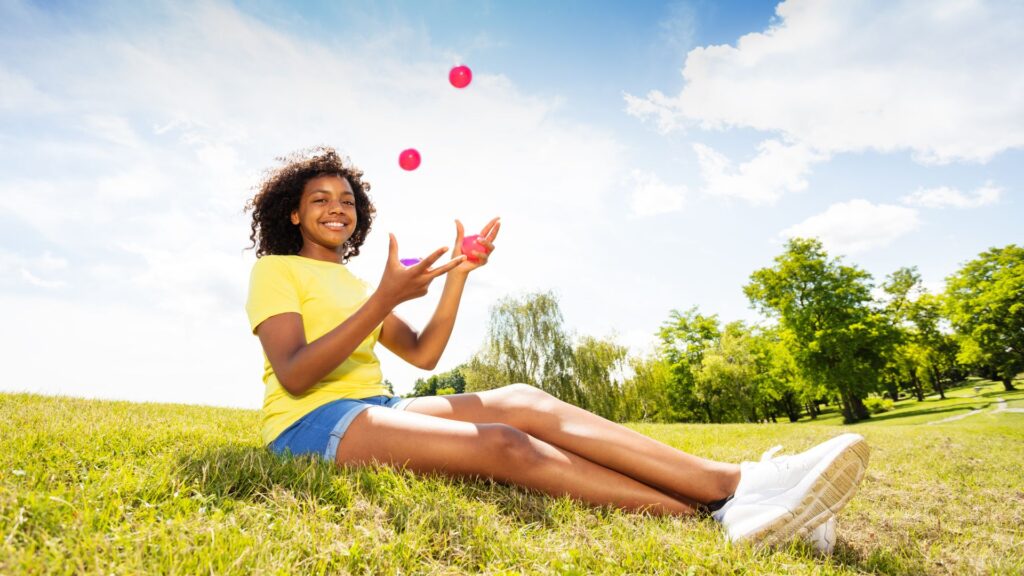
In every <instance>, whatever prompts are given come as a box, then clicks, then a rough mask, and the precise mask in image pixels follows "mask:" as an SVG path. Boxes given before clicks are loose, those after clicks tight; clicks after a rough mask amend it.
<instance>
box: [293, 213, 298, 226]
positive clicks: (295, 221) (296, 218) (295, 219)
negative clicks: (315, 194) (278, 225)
mask: <svg viewBox="0 0 1024 576" xmlns="http://www.w3.org/2000/svg"><path fill="white" fill-rule="evenodd" d="M292 224H294V225H296V226H298V225H299V211H298V210H292Z"/></svg>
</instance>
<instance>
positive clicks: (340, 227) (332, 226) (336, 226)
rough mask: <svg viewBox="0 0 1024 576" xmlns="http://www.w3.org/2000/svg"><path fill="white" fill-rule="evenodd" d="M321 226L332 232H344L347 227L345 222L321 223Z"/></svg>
mask: <svg viewBox="0 0 1024 576" xmlns="http://www.w3.org/2000/svg"><path fill="white" fill-rule="evenodd" d="M321 224H323V225H324V226H326V227H327V228H329V229H331V230H344V229H345V226H346V224H344V223H343V222H321Z"/></svg>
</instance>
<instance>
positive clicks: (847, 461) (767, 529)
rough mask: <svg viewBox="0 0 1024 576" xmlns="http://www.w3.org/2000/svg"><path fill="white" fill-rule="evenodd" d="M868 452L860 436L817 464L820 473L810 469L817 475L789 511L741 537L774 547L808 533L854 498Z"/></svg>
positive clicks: (758, 544)
mask: <svg viewBox="0 0 1024 576" xmlns="http://www.w3.org/2000/svg"><path fill="white" fill-rule="evenodd" d="M870 452H871V450H870V449H869V448H868V443H867V442H866V441H865V440H864V438H863V437H860V438H857V439H856V440H854V441H853V442H851V443H850V444H849V445H847V446H846V447H845V448H843V450H842V451H840V452H839V453H838V454H836V456H835V457H834V458H832V460H831V461H830V462H828V463H827V464H826V463H822V464H819V466H823V468H822V469H821V471H820V472H812V474H817V477H816V478H815V479H814V482H813V483H812V484H811V486H810V488H808V489H807V493H806V494H805V495H804V497H803V498H802V499H801V500H800V504H798V505H797V506H796V507H795V508H794V509H793V511H792V512H790V513H787V514H783V515H781V516H779V517H778V518H775V519H774V520H772V521H771V522H768V523H766V524H765V525H763V526H761V527H759V528H758V529H757V530H756V531H754V532H751V533H749V534H747V535H746V536H745V537H744V538H743V540H746V541H747V542H750V543H751V544H753V545H755V546H758V547H762V546H776V545H778V544H784V543H786V542H788V541H790V540H792V539H794V538H799V537H804V536H807V535H808V534H810V533H811V531H813V530H814V529H815V528H817V527H818V526H820V525H821V524H823V523H824V522H825V521H826V520H828V518H829V516H833V515H835V514H836V513H837V512H839V511H840V510H842V508H843V506H846V503H847V502H849V501H850V499H851V498H853V495H854V494H855V493H856V492H857V487H858V485H859V484H860V481H861V480H862V479H863V478H864V472H865V471H866V470H867V467H868V458H869V456H870Z"/></svg>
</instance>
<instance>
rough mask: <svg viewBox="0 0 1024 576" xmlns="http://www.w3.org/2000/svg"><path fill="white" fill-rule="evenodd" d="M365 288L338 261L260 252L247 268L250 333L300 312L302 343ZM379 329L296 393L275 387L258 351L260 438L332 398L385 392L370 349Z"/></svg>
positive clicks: (352, 307)
mask: <svg viewBox="0 0 1024 576" xmlns="http://www.w3.org/2000/svg"><path fill="white" fill-rule="evenodd" d="M370 292H371V289H370V286H369V285H368V284H366V283H365V282H363V281H362V280H360V279H358V278H356V277H355V276H353V275H352V273H351V272H349V271H348V269H347V268H345V266H343V265H341V264H337V263H332V262H324V261H322V260H314V259H312V258H306V257H304V256H264V257H262V258H260V259H259V260H257V261H256V264H254V265H253V267H252V275H251V276H250V278H249V300H248V301H247V302H246V304H245V311H246V313H248V315H249V325H250V327H251V328H252V331H253V333H254V334H255V333H256V327H257V326H259V325H260V323H261V322H263V321H264V320H266V319H267V318H270V317H271V316H274V315H276V314H282V313H285V312H297V313H299V314H301V315H302V325H303V328H304V330H305V333H306V342H312V341H314V340H316V339H317V338H319V337H321V336H323V335H324V334H326V333H327V332H330V331H331V330H333V329H334V328H335V327H336V326H338V325H339V324H341V323H342V322H344V321H345V320H346V319H347V318H348V317H349V316H351V315H352V314H353V313H354V312H355V311H356V310H358V309H359V307H360V306H362V305H363V303H364V302H366V300H367V299H368V298H369V297H370ZM380 328H381V327H380V326H377V327H376V328H375V329H374V330H373V332H372V333H370V335H369V336H367V337H366V339H365V340H363V341H362V342H361V343H360V344H359V346H358V347H357V348H356V349H355V351H354V352H352V354H351V355H350V356H349V357H348V358H339V359H338V362H339V363H338V366H337V368H335V369H334V370H332V371H331V373H330V374H328V375H327V376H325V377H324V379H323V380H321V381H320V382H317V383H316V384H315V385H314V386H313V387H312V388H310V389H309V390H307V391H306V392H305V393H303V394H302V395H300V396H294V395H292V394H291V393H290V392H288V391H287V390H285V389H284V387H283V386H281V383H280V382H279V381H278V380H277V376H276V375H275V374H274V369H273V367H272V366H271V365H270V360H268V359H267V355H266V353H264V354H263V383H264V384H265V392H264V397H263V425H262V430H261V433H262V436H263V443H264V444H270V443H271V442H273V441H274V439H275V438H277V437H278V435H280V434H281V432H284V430H285V429H286V428H288V426H291V425H292V424H293V423H294V422H295V421H296V420H298V419H299V418H302V417H303V416H305V415H306V414H308V413H309V412H311V411H312V410H313V409H315V408H318V407H320V406H322V405H324V404H326V403H328V402H331V401H333V400H338V399H339V398H367V397H369V396H378V395H385V396H391V394H390V393H389V392H388V390H387V388H385V387H384V384H383V377H382V374H381V370H380V362H379V361H378V360H377V355H376V354H374V352H373V346H374V344H376V343H377V339H378V338H379V337H380Z"/></svg>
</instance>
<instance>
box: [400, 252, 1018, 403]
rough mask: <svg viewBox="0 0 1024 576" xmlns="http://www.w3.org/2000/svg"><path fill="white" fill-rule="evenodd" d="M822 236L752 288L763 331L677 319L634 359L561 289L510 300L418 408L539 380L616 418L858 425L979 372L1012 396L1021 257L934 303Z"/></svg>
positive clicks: (988, 262) (700, 318)
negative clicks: (577, 311)
mask: <svg viewBox="0 0 1024 576" xmlns="http://www.w3.org/2000/svg"><path fill="white" fill-rule="evenodd" d="M877 288H878V290H876V285H875V283H874V279H873V278H872V277H871V275H870V274H868V273H867V272H866V271H864V270H862V269H860V268H858V267H857V266H855V265H851V264H847V263H845V262H844V261H843V259H842V258H833V257H830V256H829V255H828V254H827V252H826V251H825V249H824V247H823V246H822V244H821V242H820V241H818V240H816V239H801V238H795V239H792V240H790V241H789V242H788V243H787V244H786V246H785V250H784V251H783V253H782V254H780V255H779V256H777V257H776V258H775V260H774V263H773V265H772V266H769V267H765V268H761V269H759V270H756V271H754V272H753V273H752V274H751V276H750V279H749V282H748V283H747V284H746V285H745V286H743V291H744V294H745V295H746V296H747V298H748V299H749V301H750V303H751V306H753V307H754V308H755V309H757V310H758V311H760V312H761V314H762V315H763V316H764V317H765V318H766V321H765V322H763V323H760V324H757V325H748V324H746V323H744V322H742V321H732V322H727V323H723V322H722V321H721V320H719V318H718V316H717V315H713V314H712V315H706V314H702V313H701V312H700V311H699V309H698V308H696V307H691V308H688V309H686V310H682V311H680V310H672V311H671V312H670V313H669V316H668V318H667V319H666V320H665V321H664V322H663V323H662V325H661V326H660V328H659V330H658V334H657V335H658V342H659V346H658V349H657V351H656V352H653V353H650V354H648V355H646V356H634V355H631V354H630V353H629V350H628V349H627V348H626V347H625V346H622V345H620V344H618V343H616V342H615V341H614V339H613V338H596V337H592V336H582V337H572V336H571V335H570V334H569V333H568V331H567V330H566V328H565V325H564V322H563V318H562V314H561V311H560V309H559V306H558V300H557V298H556V297H555V295H554V294H552V293H551V292H542V293H534V294H528V295H526V296H523V297H518V298H517V297H506V298H503V299H501V300H500V301H498V302H497V303H496V304H495V305H494V306H493V307H492V308H491V312H490V319H489V322H488V327H487V337H486V339H485V342H484V344H483V346H482V348H481V349H480V350H479V351H478V352H477V353H476V354H475V355H474V356H473V357H472V358H471V359H470V360H469V361H468V362H466V363H464V364H462V365H460V366H458V367H457V368H455V369H453V370H450V371H448V372H445V373H442V374H437V375H433V376H431V377H429V378H426V379H419V380H417V381H416V384H415V387H414V390H413V392H412V393H411V394H410V395H412V396H425V395H434V394H452V393H459V392H472V391H481V390H488V389H491V388H497V387H499V386H503V385H505V384H508V383H513V382H524V383H528V384H533V385H534V386H537V387H538V388H541V389H543V390H545V391H547V392H549V393H551V394H553V395H555V396H557V397H558V398H560V399H562V400H564V401H566V402H570V403H572V404H575V405H577V406H580V407H582V408H585V409H587V410H590V411H591V412H594V413H596V414H599V415H601V416H603V417H605V418H608V419H610V420H614V421H619V422H625V421H648V422H765V421H777V420H778V419H780V418H788V419H789V420H790V421H796V420H798V419H800V418H802V417H804V416H809V417H811V418H816V417H817V416H818V414H819V413H820V410H821V406H822V405H829V404H834V405H835V406H837V408H838V409H839V410H840V411H841V412H842V414H843V419H844V421H845V422H847V423H853V422H857V421H859V420H863V419H866V418H870V416H871V413H872V412H875V411H879V410H884V409H885V408H886V405H888V406H891V403H892V401H893V400H896V399H898V398H899V397H901V396H902V395H904V394H908V395H912V396H914V397H916V398H917V399H918V400H921V401H923V400H924V397H925V394H930V393H933V392H934V393H938V394H939V395H940V396H942V397H945V389H946V388H947V387H948V386H949V385H950V384H952V383H955V382H959V381H961V380H963V379H964V377H966V376H967V375H968V374H977V375H980V376H983V377H986V378H989V379H993V380H998V381H1001V382H1002V383H1003V385H1004V387H1005V388H1006V390H1013V389H1014V386H1013V379H1014V377H1015V376H1016V375H1017V374H1019V373H1020V372H1022V371H1024V248H1021V247H1018V246H1016V245H1013V244H1011V245H1008V246H1005V247H1002V248H991V249H989V250H987V251H985V252H983V253H981V254H979V255H978V256H977V257H976V258H974V259H973V260H971V261H969V262H967V263H966V264H964V265H963V266H962V267H961V268H960V269H959V270H958V271H957V272H955V273H954V274H952V275H951V276H949V277H948V278H947V279H946V289H945V291H944V292H943V293H941V294H931V293H928V292H927V291H926V290H925V288H924V286H923V284H922V281H921V276H920V274H919V273H918V271H917V269H916V267H905V268H900V269H898V270H896V271H895V272H893V273H892V274H889V275H888V276H887V277H886V278H885V280H884V281H883V282H882V283H881V284H880V285H879V286H877Z"/></svg>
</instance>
